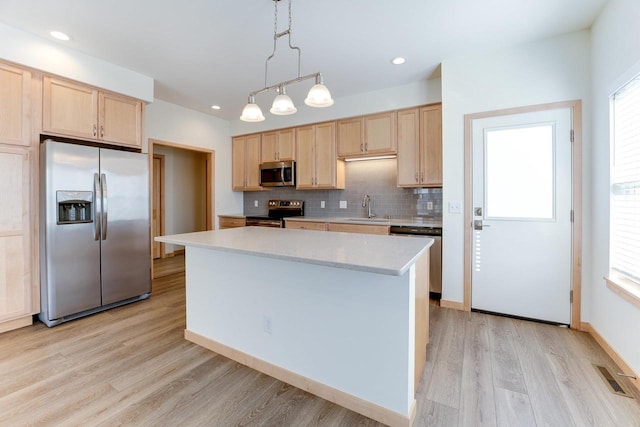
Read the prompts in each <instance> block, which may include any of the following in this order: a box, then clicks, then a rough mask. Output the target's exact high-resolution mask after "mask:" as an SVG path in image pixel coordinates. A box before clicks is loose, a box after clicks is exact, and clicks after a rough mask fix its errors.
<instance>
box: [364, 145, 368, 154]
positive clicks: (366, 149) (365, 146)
mask: <svg viewBox="0 0 640 427" xmlns="http://www.w3.org/2000/svg"><path fill="white" fill-rule="evenodd" d="M368 151H369V143H366V144H364V152H365V153H366V152H368Z"/></svg>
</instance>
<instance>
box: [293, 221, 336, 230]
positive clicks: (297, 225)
mask: <svg viewBox="0 0 640 427" xmlns="http://www.w3.org/2000/svg"><path fill="white" fill-rule="evenodd" d="M285 228H293V229H297V230H316V231H326V229H327V224H326V223H324V222H312V221H286V226H285Z"/></svg>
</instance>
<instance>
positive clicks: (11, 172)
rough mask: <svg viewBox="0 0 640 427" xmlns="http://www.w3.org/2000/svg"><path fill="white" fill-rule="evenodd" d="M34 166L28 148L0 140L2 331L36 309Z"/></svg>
mask: <svg viewBox="0 0 640 427" xmlns="http://www.w3.org/2000/svg"><path fill="white" fill-rule="evenodd" d="M27 139H28V138H27ZM32 167H33V166H32V161H31V152H30V150H29V149H28V148H21V147H12V146H8V145H3V144H0V200H2V209H0V332H4V331H7V330H10V329H14V328H18V327H22V326H26V325H30V324H31V323H32V314H33V313H35V312H37V311H34V306H35V304H36V302H34V299H35V298H38V293H37V290H36V289H35V287H34V286H32V275H31V274H32V271H34V273H35V272H37V269H35V270H32V265H31V262H32V259H33V258H34V257H33V256H32V255H33V254H32V239H33V237H34V233H33V230H32V223H31V219H32V217H35V216H34V212H33V211H32V207H33V206H32V199H31V185H32V180H31V174H32ZM34 244H35V243H34Z"/></svg>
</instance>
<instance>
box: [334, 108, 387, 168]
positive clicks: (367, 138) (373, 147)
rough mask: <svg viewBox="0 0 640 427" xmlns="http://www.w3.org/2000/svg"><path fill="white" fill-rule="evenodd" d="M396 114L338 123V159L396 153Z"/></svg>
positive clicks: (384, 114) (376, 115)
mask: <svg viewBox="0 0 640 427" xmlns="http://www.w3.org/2000/svg"><path fill="white" fill-rule="evenodd" d="M396 144H397V143H396V112H395V111H391V112H386V113H381V114H371V115H368V116H364V117H356V118H352V119H346V120H340V121H338V157H345V158H349V157H362V156H382V155H390V154H395V153H396Z"/></svg>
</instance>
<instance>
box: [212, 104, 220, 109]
mask: <svg viewBox="0 0 640 427" xmlns="http://www.w3.org/2000/svg"><path fill="white" fill-rule="evenodd" d="M211 108H213V109H214V110H219V109H220V106H219V105H212V106H211Z"/></svg>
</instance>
